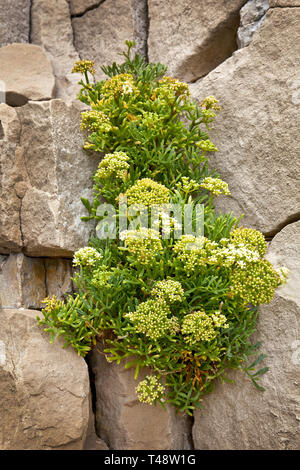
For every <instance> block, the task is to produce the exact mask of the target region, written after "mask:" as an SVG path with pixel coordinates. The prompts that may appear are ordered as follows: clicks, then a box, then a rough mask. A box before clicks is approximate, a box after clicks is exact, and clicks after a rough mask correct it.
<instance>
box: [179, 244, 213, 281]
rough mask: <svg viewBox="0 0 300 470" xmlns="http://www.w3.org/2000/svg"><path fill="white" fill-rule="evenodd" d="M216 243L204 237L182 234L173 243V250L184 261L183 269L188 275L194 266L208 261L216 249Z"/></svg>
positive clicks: (202, 264)
mask: <svg viewBox="0 0 300 470" xmlns="http://www.w3.org/2000/svg"><path fill="white" fill-rule="evenodd" d="M217 247H218V244H217V243H216V242H212V241H210V240H209V239H208V238H206V237H194V235H182V236H181V237H180V239H179V240H178V241H177V242H176V243H175V245H174V252H175V253H176V254H177V255H178V258H179V259H180V261H182V262H183V263H184V268H185V271H186V273H187V274H188V275H190V274H191V273H192V272H193V271H194V270H195V268H196V267H199V266H204V265H206V264H207V263H208V260H209V257H210V256H211V254H212V253H213V252H214V251H215V250H216V248H217Z"/></svg>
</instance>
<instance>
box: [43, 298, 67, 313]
mask: <svg viewBox="0 0 300 470" xmlns="http://www.w3.org/2000/svg"><path fill="white" fill-rule="evenodd" d="M42 303H43V304H45V305H46V306H45V308H44V310H45V311H46V312H53V310H55V309H56V308H58V307H61V306H62V305H63V302H62V301H61V300H59V299H57V297H56V296H55V295H53V297H46V298H45V299H44V300H43V301H42Z"/></svg>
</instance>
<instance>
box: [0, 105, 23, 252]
mask: <svg viewBox="0 0 300 470" xmlns="http://www.w3.org/2000/svg"><path fill="white" fill-rule="evenodd" d="M20 132H21V125H20V122H19V119H18V116H17V112H16V110H15V109H14V108H11V107H9V106H7V105H6V104H4V103H2V104H0V214H1V217H0V252H1V253H9V252H10V251H20V250H21V248H22V234H21V230H20V220H19V214H20V207H21V202H20V199H19V197H18V195H17V193H16V191H15V185H16V184H17V182H18V180H20V179H21V180H22V179H23V178H24V165H23V163H22V152H21V148H20V147H19V138H20Z"/></svg>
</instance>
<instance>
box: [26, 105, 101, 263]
mask: <svg viewBox="0 0 300 470" xmlns="http://www.w3.org/2000/svg"><path fill="white" fill-rule="evenodd" d="M18 113H19V119H20V121H21V122H22V132H21V138H20V145H21V146H22V148H23V149H24V150H23V151H24V161H25V165H26V169H27V190H26V192H25V194H24V196H23V199H22V208H21V212H20V217H21V225H22V234H23V240H24V250H25V253H26V254H28V255H32V256H60V257H70V256H72V253H73V251H74V250H76V249H78V248H79V247H81V246H84V245H86V244H87V242H88V240H89V238H90V235H91V232H92V228H93V227H92V225H90V224H88V223H84V222H82V221H81V216H83V215H86V210H85V208H84V206H83V205H82V203H81V200H80V198H81V197H87V198H90V197H91V193H92V182H91V180H90V177H91V176H92V174H93V173H94V171H95V169H96V166H97V159H96V157H94V156H88V155H87V154H86V152H84V151H83V150H82V144H83V138H82V134H81V131H80V129H79V124H80V115H79V112H78V111H77V110H76V109H75V108H74V107H73V106H70V107H68V106H67V105H66V104H65V103H64V102H63V101H61V100H52V101H49V102H43V103H34V102H29V103H28V104H27V105H25V106H23V107H22V108H19V111H18Z"/></svg>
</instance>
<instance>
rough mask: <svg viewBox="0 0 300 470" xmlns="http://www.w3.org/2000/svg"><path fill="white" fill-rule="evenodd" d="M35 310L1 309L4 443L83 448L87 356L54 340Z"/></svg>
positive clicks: (0, 439) (0, 432)
mask: <svg viewBox="0 0 300 470" xmlns="http://www.w3.org/2000/svg"><path fill="white" fill-rule="evenodd" d="M37 314H38V312H34V311H31V310H1V311H0V345H1V348H0V351H1V352H0V389H1V393H0V422H1V426H0V448H1V449H9V450H11V449H22V450H23V449H24V450H26V449H28V450H29V449H33V450H39V449H82V448H83V443H84V441H85V437H86V431H87V426H88V419H89V378H88V370H87V366H86V364H85V361H84V360H83V359H82V358H80V357H79V356H78V355H77V354H76V352H75V351H74V350H71V349H62V347H61V346H62V342H61V341H57V342H56V343H55V344H50V343H49V336H48V334H46V333H43V331H42V329H41V328H39V327H38V326H37V322H36V319H35V317H36V315H37Z"/></svg>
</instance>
